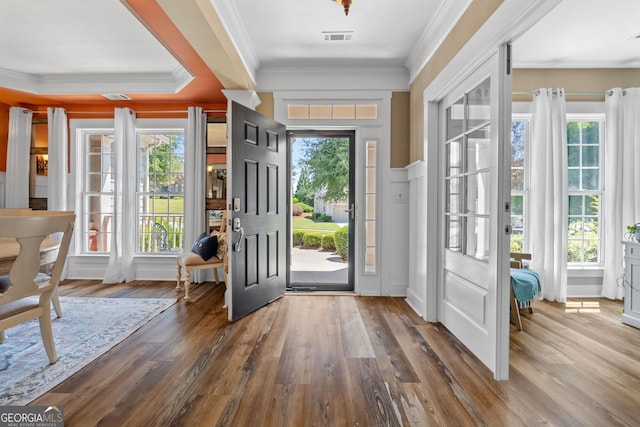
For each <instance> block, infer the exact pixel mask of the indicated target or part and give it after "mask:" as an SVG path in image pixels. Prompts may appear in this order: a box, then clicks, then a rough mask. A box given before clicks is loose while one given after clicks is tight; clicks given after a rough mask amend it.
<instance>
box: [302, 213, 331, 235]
mask: <svg viewBox="0 0 640 427" xmlns="http://www.w3.org/2000/svg"><path fill="white" fill-rule="evenodd" d="M338 228H340V226H338V224H336V223H335V222H313V221H311V220H310V219H308V218H302V217H298V216H294V217H293V229H294V230H305V231H320V232H333V231H336V230H337V229H338Z"/></svg>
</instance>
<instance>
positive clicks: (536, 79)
mask: <svg viewBox="0 0 640 427" xmlns="http://www.w3.org/2000/svg"><path fill="white" fill-rule="evenodd" d="M542 87H550V88H564V90H565V91H566V92H569V93H570V92H605V91H607V90H609V89H611V88H614V87H622V88H625V87H640V69H639V68H596V69H535V68H527V69H514V70H513V92H514V93H518V92H533V91H535V90H536V89H539V88H542ZM566 99H567V101H574V102H575V101H590V102H593V101H604V94H598V95H570V94H569V95H567V96H566ZM513 101H525V102H526V101H531V95H513Z"/></svg>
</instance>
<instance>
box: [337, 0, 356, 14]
mask: <svg viewBox="0 0 640 427" xmlns="http://www.w3.org/2000/svg"><path fill="white" fill-rule="evenodd" d="M333 1H335V2H338V3H340V4H341V5H342V7H344V14H345V15H348V14H349V8H350V7H351V3H353V0H333Z"/></svg>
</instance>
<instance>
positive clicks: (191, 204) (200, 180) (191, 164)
mask: <svg viewBox="0 0 640 427" xmlns="http://www.w3.org/2000/svg"><path fill="white" fill-rule="evenodd" d="M184 147H185V153H184V169H185V176H184V189H185V195H184V251H185V252H188V251H190V250H191V242H193V241H194V240H195V239H196V238H197V237H198V236H199V235H200V234H201V233H202V232H204V231H205V228H206V227H205V224H206V218H205V200H204V199H205V187H206V164H207V154H206V151H207V115H206V114H205V113H204V112H203V110H202V108H200V107H189V109H188V118H187V128H186V129H185V138H184ZM200 273H201V272H200V271H196V272H193V273H192V276H191V281H192V282H195V283H200V282H201V281H202V275H201V274H200Z"/></svg>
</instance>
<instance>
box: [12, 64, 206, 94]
mask: <svg viewBox="0 0 640 427" xmlns="http://www.w3.org/2000/svg"><path fill="white" fill-rule="evenodd" d="M193 79H194V76H193V74H191V73H190V72H189V71H188V70H187V69H186V68H184V67H182V66H180V67H177V68H176V69H175V70H173V71H172V72H169V73H157V72H156V73H117V74H105V73H100V74H96V73H88V74H43V75H36V74H27V73H18V72H15V71H10V70H2V69H0V81H2V82H3V84H2V85H3V86H4V87H7V88H9V89H14V90H19V91H22V92H29V93H34V94H38V95H61V94H83V93H130V94H133V93H177V92H179V91H180V90H181V89H182V88H184V87H185V86H186V85H187V84H189V82H191V81H192V80H193Z"/></svg>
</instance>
